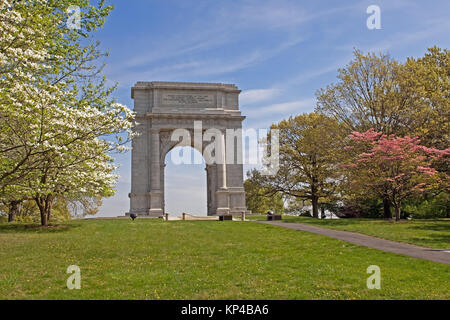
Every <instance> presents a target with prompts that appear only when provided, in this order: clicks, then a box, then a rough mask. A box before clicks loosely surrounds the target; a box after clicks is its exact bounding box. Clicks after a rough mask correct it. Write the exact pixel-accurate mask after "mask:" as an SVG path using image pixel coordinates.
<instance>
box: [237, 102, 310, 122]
mask: <svg viewBox="0 0 450 320" xmlns="http://www.w3.org/2000/svg"><path fill="white" fill-rule="evenodd" d="M314 106H315V99H314V98H309V99H303V100H295V101H289V102H283V103H276V104H271V105H268V106H264V107H260V108H251V109H246V110H245V111H244V112H245V114H246V115H248V116H251V117H253V118H262V117H267V116H269V115H283V116H289V115H291V114H292V113H301V112H305V111H307V110H308V111H310V110H311V109H313V108H314Z"/></svg>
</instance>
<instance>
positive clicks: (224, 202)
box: [216, 132, 230, 215]
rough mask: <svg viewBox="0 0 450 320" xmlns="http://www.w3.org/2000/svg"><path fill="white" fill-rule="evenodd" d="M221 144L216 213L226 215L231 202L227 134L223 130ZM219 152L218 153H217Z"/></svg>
mask: <svg viewBox="0 0 450 320" xmlns="http://www.w3.org/2000/svg"><path fill="white" fill-rule="evenodd" d="M219 145H220V146H217V145H216V148H220V150H221V154H219V155H217V156H218V157H219V156H220V157H221V158H220V162H221V163H219V164H217V173H218V178H219V184H218V190H217V191H216V206H217V209H216V214H217V215H224V214H229V213H230V204H229V202H230V201H229V192H228V190H227V163H226V150H225V135H224V133H223V132H222V134H221V135H220V144H219ZM216 154H217V153H216Z"/></svg>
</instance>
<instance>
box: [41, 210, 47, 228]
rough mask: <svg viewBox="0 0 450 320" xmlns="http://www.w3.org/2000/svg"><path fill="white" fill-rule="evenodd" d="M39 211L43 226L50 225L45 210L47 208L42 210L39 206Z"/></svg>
mask: <svg viewBox="0 0 450 320" xmlns="http://www.w3.org/2000/svg"><path fill="white" fill-rule="evenodd" d="M39 211H40V212H41V226H43V227H47V226H48V220H47V213H46V212H45V210H41V208H39Z"/></svg>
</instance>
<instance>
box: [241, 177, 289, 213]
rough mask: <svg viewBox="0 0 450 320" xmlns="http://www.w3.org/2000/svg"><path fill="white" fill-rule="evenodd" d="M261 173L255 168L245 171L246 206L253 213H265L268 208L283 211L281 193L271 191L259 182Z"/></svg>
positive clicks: (277, 211) (278, 211)
mask: <svg viewBox="0 0 450 320" xmlns="http://www.w3.org/2000/svg"><path fill="white" fill-rule="evenodd" d="M260 181H261V175H260V173H259V172H258V171H257V170H255V169H254V170H252V171H249V172H247V179H246V180H245V181H244V189H245V201H246V204H247V208H248V209H249V210H250V211H252V212H253V213H261V214H265V213H267V212H268V211H269V210H273V211H274V212H276V213H280V214H281V213H284V201H283V196H282V194H281V193H279V192H278V193H277V192H276V193H273V192H271V190H269V189H268V188H266V187H264V186H262V185H261V184H260Z"/></svg>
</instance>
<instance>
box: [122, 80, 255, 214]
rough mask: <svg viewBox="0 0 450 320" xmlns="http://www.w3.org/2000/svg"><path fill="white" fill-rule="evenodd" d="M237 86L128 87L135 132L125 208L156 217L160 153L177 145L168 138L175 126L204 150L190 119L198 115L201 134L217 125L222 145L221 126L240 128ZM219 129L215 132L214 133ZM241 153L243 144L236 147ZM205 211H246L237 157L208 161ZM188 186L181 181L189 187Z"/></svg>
mask: <svg viewBox="0 0 450 320" xmlns="http://www.w3.org/2000/svg"><path fill="white" fill-rule="evenodd" d="M239 93H240V90H239V89H238V88H237V87H236V86H235V85H233V84H221V83H188V82H137V83H136V85H135V86H134V87H133V88H132V90H131V95H132V98H133V99H134V111H135V112H136V123H137V125H136V126H135V127H134V130H135V131H136V132H138V133H139V134H140V135H139V136H138V137H136V138H135V139H133V144H132V147H133V151H132V161H131V163H132V164H131V166H132V170H131V171H132V175H131V192H130V194H129V197H130V212H128V213H127V215H130V214H136V215H140V216H152V217H158V216H162V215H163V214H164V213H165V208H164V170H165V169H164V168H165V163H164V160H165V157H166V154H167V153H168V152H170V150H172V149H173V148H174V147H175V146H177V145H179V142H178V141H172V139H171V136H172V133H173V131H174V130H175V129H187V130H188V131H189V132H190V136H191V137H192V143H191V146H192V147H193V148H196V149H197V150H198V151H199V152H200V153H202V154H203V151H204V150H205V147H206V146H207V145H208V144H209V142H205V141H202V142H201V143H200V144H198V143H197V144H195V143H194V139H193V137H194V135H195V134H196V132H194V122H195V121H201V125H202V132H201V133H200V134H203V133H204V132H205V131H206V130H207V129H212V128H215V129H218V131H219V133H221V135H222V136H221V138H222V139H224V140H223V145H224V146H225V145H226V142H225V132H226V129H240V128H242V121H243V120H244V119H245V117H244V116H242V115H241V112H240V111H239ZM219 135H220V134H219ZM238 153H239V154H242V145H238V146H237V148H236V154H235V158H236V159H237V158H239V157H237V154H238ZM206 173H207V201H208V206H207V208H208V209H207V210H208V215H210V216H212V215H226V214H241V213H242V212H245V211H246V205H245V193H244V188H243V166H242V164H240V163H231V164H230V163H228V162H227V163H209V164H208V163H207V166H206ZM189 187H190V186H188V185H187V186H186V188H189Z"/></svg>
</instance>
